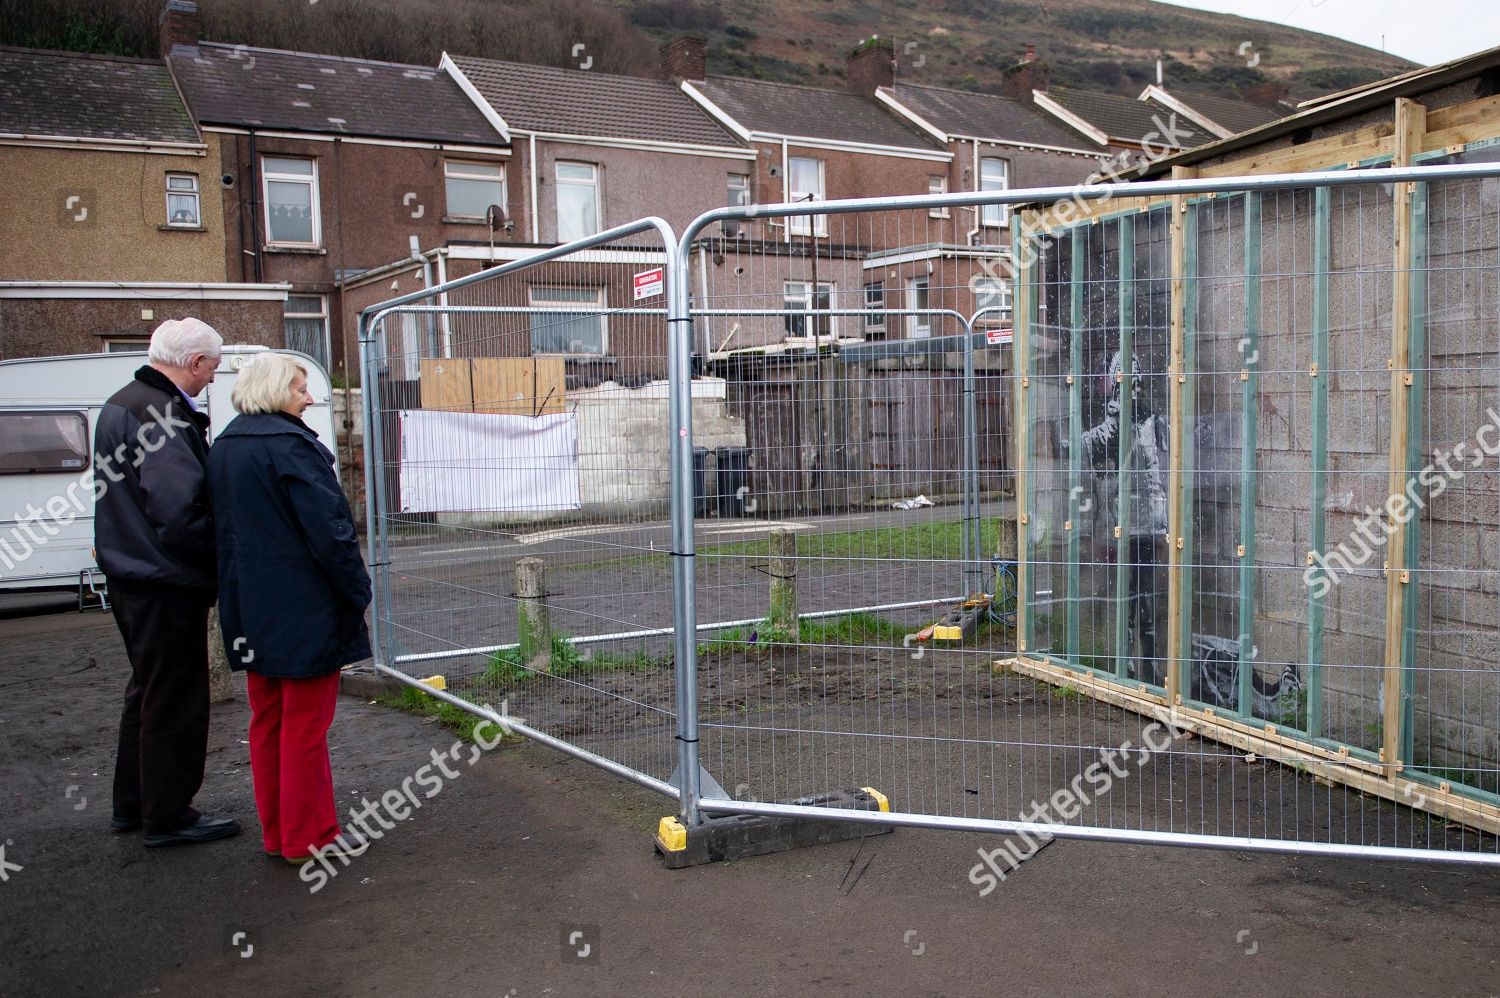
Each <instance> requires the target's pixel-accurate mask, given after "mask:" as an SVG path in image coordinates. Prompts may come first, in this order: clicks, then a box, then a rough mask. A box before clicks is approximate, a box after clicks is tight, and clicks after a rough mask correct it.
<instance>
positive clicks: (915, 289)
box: [906, 277, 932, 339]
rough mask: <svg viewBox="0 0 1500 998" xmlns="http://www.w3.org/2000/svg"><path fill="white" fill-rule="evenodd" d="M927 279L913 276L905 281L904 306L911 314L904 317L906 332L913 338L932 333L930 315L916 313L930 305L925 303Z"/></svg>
mask: <svg viewBox="0 0 1500 998" xmlns="http://www.w3.org/2000/svg"><path fill="white" fill-rule="evenodd" d="M927 288H928V279H927V278H925V277H913V278H911V279H909V280H908V281H907V282H906V307H907V308H909V309H911V310H912V314H911V315H909V316H907V317H906V334H907V335H908V336H910V337H912V338H913V339H917V338H923V337H927V336H931V335H932V316H930V315H919V314H917V313H918V312H919V311H920V310H923V309H926V308H928V307H930V306H928V304H927Z"/></svg>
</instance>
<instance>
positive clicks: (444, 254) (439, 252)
mask: <svg viewBox="0 0 1500 998" xmlns="http://www.w3.org/2000/svg"><path fill="white" fill-rule="evenodd" d="M432 255H433V256H435V257H437V282H438V284H447V283H448V250H447V249H446V248H445V247H441V246H440V247H438V248H437V249H435V250H433V251H432ZM438 304H439V305H443V306H446V305H447V304H448V292H446V291H444V292H443V293H442V294H440V295H439V296H438ZM438 323H439V324H440V325H442V327H443V356H445V357H452V356H453V324H452V323H451V322H449V321H448V313H447V312H439V313H438Z"/></svg>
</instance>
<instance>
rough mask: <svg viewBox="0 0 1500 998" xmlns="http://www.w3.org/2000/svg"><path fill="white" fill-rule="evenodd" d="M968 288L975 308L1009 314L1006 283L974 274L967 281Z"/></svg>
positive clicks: (999, 279) (988, 276)
mask: <svg viewBox="0 0 1500 998" xmlns="http://www.w3.org/2000/svg"><path fill="white" fill-rule="evenodd" d="M969 288H970V289H971V290H972V291H973V292H974V307H975V308H999V309H1003V310H1004V312H1003V314H1009V313H1010V285H1009V284H1008V283H1007V282H1006V281H1004V280H1002V279H1001V278H999V277H991V276H990V275H988V274H975V275H974V276H973V277H972V278H971V279H970V280H969ZM993 317H994V316H993V314H992V315H991V318H993Z"/></svg>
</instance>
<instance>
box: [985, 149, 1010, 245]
mask: <svg viewBox="0 0 1500 998" xmlns="http://www.w3.org/2000/svg"><path fill="white" fill-rule="evenodd" d="M986 163H999V164H1000V185H999V186H998V187H987V186H986V184H987V183H988V182H989V178H987V177H986V176H985V169H984V167H985V164H986ZM978 181H979V183H978V191H979V193H981V194H983V193H987V192H989V191H1008V190H1010V160H1008V159H1005V158H1004V157H1002V156H981V157H980V159H979V177H978ZM979 224H980V225H981V226H983V227H984V228H987V229H1000V228H1004V227H1005V226H1007V225H1009V224H1010V205H1008V204H987V205H983V206H981V207H980V209H979Z"/></svg>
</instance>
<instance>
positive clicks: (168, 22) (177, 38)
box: [157, 0, 203, 58]
mask: <svg viewBox="0 0 1500 998" xmlns="http://www.w3.org/2000/svg"><path fill="white" fill-rule="evenodd" d="M202 20H203V19H202V18H201V17H200V16H199V14H198V5H197V4H196V3H194V2H193V0H167V5H166V6H165V7H163V8H162V10H161V19H160V21H159V22H158V24H157V31H158V35H157V37H158V38H159V39H160V45H161V55H162V58H166V57H167V56H169V55H171V54H172V50H173V49H175V48H184V47H185V48H190V49H193V50H194V51H197V48H198V32H199V28H200V27H201V26H202Z"/></svg>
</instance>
